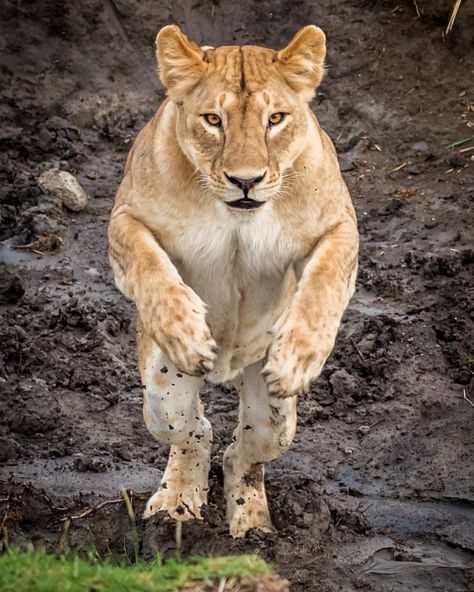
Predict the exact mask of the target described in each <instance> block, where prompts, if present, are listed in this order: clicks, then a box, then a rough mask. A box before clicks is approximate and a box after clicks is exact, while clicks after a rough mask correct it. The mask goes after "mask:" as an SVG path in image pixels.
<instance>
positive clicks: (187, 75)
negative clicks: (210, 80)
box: [156, 25, 207, 100]
mask: <svg viewBox="0 0 474 592" xmlns="http://www.w3.org/2000/svg"><path fill="white" fill-rule="evenodd" d="M203 57H204V51H203V50H202V49H201V48H200V47H198V46H197V45H196V44H195V43H193V42H192V41H190V40H189V39H188V38H187V37H186V35H184V34H183V33H181V31H180V30H179V28H178V27H177V26H176V25H168V26H166V27H163V28H162V29H161V31H160V32H159V33H158V35H157V37H156V59H157V61H158V71H159V74H160V80H161V82H162V83H163V84H164V85H165V87H166V88H167V90H168V95H169V96H170V97H171V98H172V99H174V100H179V99H180V98H182V97H183V96H184V95H185V94H186V93H188V92H189V91H191V90H192V89H193V88H194V87H195V86H196V85H197V84H198V83H199V80H200V79H201V77H202V75H203V74H204V72H205V71H206V67H207V64H206V62H204V60H203Z"/></svg>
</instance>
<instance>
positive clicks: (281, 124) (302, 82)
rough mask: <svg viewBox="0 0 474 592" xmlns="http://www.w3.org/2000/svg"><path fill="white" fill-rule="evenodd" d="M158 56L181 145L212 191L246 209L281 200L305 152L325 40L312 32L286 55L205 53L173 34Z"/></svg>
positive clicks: (249, 49) (163, 36)
mask: <svg viewBox="0 0 474 592" xmlns="http://www.w3.org/2000/svg"><path fill="white" fill-rule="evenodd" d="M157 52H158V62H159V65H160V74H161V78H162V80H163V82H164V84H165V85H166V86H167V88H168V94H169V96H170V99H171V100H173V101H174V102H175V103H176V105H177V113H178V115H177V138H178V141H179V143H180V146H181V148H182V150H183V151H184V153H185V154H186V155H187V157H188V158H189V160H190V161H191V162H192V164H193V165H194V167H195V169H196V170H197V171H199V173H201V177H202V181H203V185H205V188H206V189H207V190H208V191H209V192H210V193H212V195H214V196H215V197H217V198H219V199H221V200H222V201H224V202H225V203H226V204H227V205H229V206H230V207H234V208H240V209H255V208H258V207H260V206H261V205H263V204H264V203H265V202H266V201H267V200H269V199H271V198H272V197H273V196H275V195H276V194H277V193H278V192H279V190H280V189H281V187H282V183H283V180H284V178H285V174H288V171H289V169H290V167H291V165H292V164H293V162H294V160H295V159H296V158H297V157H298V155H299V154H300V152H301V150H302V149H303V147H304V145H305V139H306V133H307V128H308V117H309V116H310V114H309V110H308V106H307V103H308V101H309V100H311V98H312V96H313V95H314V89H315V87H316V86H317V84H319V81H320V79H321V76H322V72H323V59H324V52H325V44H324V34H323V33H322V32H321V31H320V30H319V29H317V28H316V27H306V28H305V29H302V30H301V31H300V32H299V33H298V35H297V36H296V37H295V39H294V40H293V41H292V42H291V43H290V45H289V46H288V47H287V48H285V49H284V50H282V51H280V52H276V51H274V50H271V49H265V48H261V47H253V46H244V47H235V46H231V47H219V48H217V49H213V48H207V49H201V48H199V47H197V46H196V45H195V44H193V43H191V42H190V41H189V40H188V39H187V38H186V37H185V36H184V35H183V34H182V33H181V32H180V31H179V29H177V27H174V26H171V27H165V28H164V29H163V30H162V31H161V32H160V34H159V35H158V38H157Z"/></svg>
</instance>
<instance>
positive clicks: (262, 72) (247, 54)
mask: <svg viewBox="0 0 474 592" xmlns="http://www.w3.org/2000/svg"><path fill="white" fill-rule="evenodd" d="M276 55H277V54H276V52H275V51H274V50H273V49H266V48H263V47H256V46H253V45H245V46H242V47H240V46H223V47H217V48H215V49H209V50H207V51H206V61H207V62H208V64H209V68H208V75H209V78H210V80H213V81H221V82H223V83H225V84H226V87H227V88H228V89H229V91H232V92H234V93H236V94H238V93H241V92H244V93H255V92H258V91H262V90H263V89H264V88H265V87H266V86H268V84H269V82H271V81H273V80H275V79H280V76H279V74H278V70H277V68H276V67H275V61H276Z"/></svg>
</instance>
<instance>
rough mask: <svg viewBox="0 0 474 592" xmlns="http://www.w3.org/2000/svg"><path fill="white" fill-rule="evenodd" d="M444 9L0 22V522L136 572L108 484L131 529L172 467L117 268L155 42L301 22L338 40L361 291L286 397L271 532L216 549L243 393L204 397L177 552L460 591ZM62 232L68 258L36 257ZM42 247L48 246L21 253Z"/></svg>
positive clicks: (468, 259) (282, 8)
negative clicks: (196, 496) (205, 423)
mask: <svg viewBox="0 0 474 592" xmlns="http://www.w3.org/2000/svg"><path fill="white" fill-rule="evenodd" d="M451 4H452V2H451V1H449V0H446V1H436V2H428V0H418V2H416V3H415V2H412V1H409V0H399V1H395V0H393V1H388V0H387V1H385V2H381V1H377V0H371V1H363V0H341V1H340V2H330V1H329V0H321V1H320V2H309V1H302V0H292V1H287V2H283V1H282V0H261V1H260V2H258V3H257V2H251V1H250V0H242V1H240V2H236V1H235V0H213V1H211V0H198V1H197V2H191V1H187V0H182V1H179V0H178V1H176V2H173V3H171V2H169V3H168V2H164V1H162V0H155V1H153V2H152V1H151V0H141V1H140V0H104V1H103V2H101V1H99V0H81V2H66V3H63V2H58V1H57V0H42V1H41V2H40V1H39V0H24V1H21V0H16V1H13V0H4V1H3V2H2V11H1V16H0V18H1V21H2V22H1V29H2V34H1V37H0V38H1V46H2V52H1V55H0V67H1V73H2V84H1V86H0V89H1V90H0V93H1V98H2V100H1V106H0V113H1V120H0V144H1V148H2V152H3V154H2V156H1V160H0V177H1V185H0V240H2V241H3V244H2V247H1V250H0V257H1V259H2V261H3V262H4V263H3V264H2V266H1V268H0V299H1V305H0V314H1V317H2V319H1V325H0V339H1V343H2V347H1V349H0V414H1V418H2V425H1V426H0V460H1V461H2V463H3V464H2V465H1V467H0V470H1V478H2V486H1V489H2V493H0V504H1V505H0V521H1V525H2V526H4V527H5V529H6V530H5V531H6V532H8V535H9V537H10V540H13V541H16V542H20V541H25V540H28V541H33V542H34V543H42V544H45V545H46V546H47V547H48V548H63V549H64V548H80V549H84V550H85V549H88V548H90V547H91V546H94V548H95V549H97V551H98V552H99V553H102V554H109V553H112V554H114V555H115V556H119V557H120V556H123V555H124V554H127V555H130V556H133V552H134V541H135V534H134V529H133V528H132V527H131V521H130V519H129V517H128V515H127V512H126V508H125V505H124V504H123V503H121V502H120V500H119V494H118V492H119V489H120V486H122V485H123V486H125V487H127V488H129V489H130V490H132V492H131V496H132V502H133V506H134V508H135V512H136V515H137V517H138V516H139V515H140V513H141V511H142V509H143V504H144V500H145V499H146V497H147V495H148V494H149V493H150V492H151V491H152V489H154V488H155V487H156V485H157V484H158V482H159V478H160V475H161V471H162V470H163V468H164V466H165V462H166V452H167V451H166V449H165V448H164V447H163V446H161V445H160V444H158V443H156V442H154V441H152V439H151V437H150V436H149V434H148V432H147V430H146V429H145V427H144V424H143V421H142V416H141V393H140V388H139V379H138V374H137V367H136V360H135V352H134V342H135V337H134V319H135V314H134V310H133V306H132V305H131V304H130V303H128V302H126V301H125V299H124V298H123V297H122V296H121V295H120V294H119V293H118V292H117V290H116V289H115V288H114V286H113V282H112V277H111V273H110V270H109V265H108V261H107V255H106V253H107V241H106V227H107V221H108V216H109V212H110V208H111V204H112V199H113V195H114V192H115V189H116V187H117V184H118V182H119V180H120V178H121V174H122V171H123V166H124V161H125V158H126V154H127V151H128V150H129V148H130V145H131V142H132V141H133V138H134V137H135V135H136V134H137V132H138V130H139V129H140V128H141V127H142V126H143V124H144V122H145V121H146V120H147V118H148V117H149V116H150V114H151V113H152V112H153V111H154V110H155V108H156V106H157V105H158V103H159V101H160V99H161V98H162V96H163V93H162V90H161V89H160V87H159V83H158V80H157V78H156V75H155V72H154V69H155V65H154V57H153V38H154V35H155V34H156V31H157V30H158V29H159V28H160V26H162V25H164V24H166V23H169V22H176V23H178V24H180V25H182V26H183V28H184V29H185V30H186V31H187V32H188V33H189V34H190V35H191V36H192V37H194V38H195V39H196V40H197V41H198V42H201V43H206V44H220V43H233V42H237V43H246V42H252V43H258V44H266V45H270V46H282V45H283V44H284V43H285V42H286V41H288V40H289V38H290V37H291V35H292V34H293V33H294V32H295V31H296V30H297V28H298V27H299V26H301V25H304V24H307V23H312V22H314V23H317V24H318V25H320V26H321V27H322V28H323V29H324V30H325V31H326V32H327V36H328V44H329V54H328V65H329V68H328V73H327V76H326V79H325V81H324V83H323V85H322V87H321V89H320V92H319V95H318V98H317V99H316V100H315V103H314V108H315V111H316V113H317V115H318V117H319V118H320V121H321V123H322V124H323V126H324V127H325V128H326V129H327V130H328V132H329V133H330V135H331V136H332V137H333V139H334V141H335V143H336V146H337V149H338V152H339V154H340V161H341V165H342V169H343V171H344V174H345V178H346V180H347V182H348V184H349V187H350V189H351V192H352V195H353V198H354V202H355V205H356V208H357V212H358V217H359V222H360V231H361V236H362V246H361V255H360V261H361V271H360V276H359V280H358V289H357V293H356V295H355V297H354V299H353V301H352V303H351V305H350V308H349V310H348V312H347V314H346V315H345V318H344V322H343V326H342V329H341V332H340V335H339V338H338V341H337V345H336V348H335V350H334V352H333V354H332V356H331V358H330V359H329V360H328V363H327V365H326V367H325V370H324V371H323V374H322V376H321V378H320V379H319V380H318V381H317V383H316V384H315V385H314V387H313V389H312V392H311V394H310V395H308V396H306V397H302V398H301V399H300V402H299V428H298V434H297V438H296V440H295V442H294V445H293V446H292V448H291V450H290V451H289V452H288V453H287V454H286V455H285V456H283V457H282V458H280V459H279V460H277V461H276V462H274V463H273V464H271V465H270V466H269V467H268V472H267V484H268V485H267V486H268V493H269V501H270V506H271V510H272V514H273V518H274V522H275V525H276V526H277V528H278V532H277V533H276V534H267V535H263V534H259V533H257V532H252V533H250V534H249V535H248V537H247V538H246V539H245V540H242V541H234V540H232V539H231V538H230V537H229V535H228V534H227V531H226V526H225V522H224V500H223V494H222V471H221V461H222V453H223V451H224V449H225V447H226V446H227V444H228V443H229V440H230V437H231V433H232V427H233V425H234V424H235V421H236V411H237V397H236V393H235V392H233V391H232V390H230V389H227V388H225V387H222V388H210V387H209V388H207V389H205V392H204V398H205V400H206V404H207V410H208V415H209V417H210V419H211V420H212V422H213V424H214V427H215V432H216V445H215V448H214V456H213V459H212V472H211V495H210V504H209V506H208V507H207V509H206V512H205V513H206V520H205V522H204V523H201V522H199V523H187V524H185V525H184V528H183V550H182V552H183V554H185V555H192V554H196V553H206V554H214V553H240V552H258V553H261V554H262V555H263V556H264V557H266V558H267V559H269V560H270V561H271V562H273V563H274V564H275V565H276V566H277V569H278V571H279V573H280V574H281V575H284V576H285V577H287V578H288V579H289V580H290V581H291V583H292V590H293V591H303V590H304V591H314V592H323V591H331V592H332V591H336V590H343V591H344V592H351V591H355V590H375V591H380V592H382V591H389V590H390V591H396V592H410V591H415V590H417V591H420V590H426V591H430V592H432V591H435V590H442V591H443V592H462V591H468V590H471V591H472V590H473V589H474V573H473V565H474V563H473V555H472V551H473V550H474V512H473V501H474V475H473V464H472V458H473V456H474V445H473V439H472V422H473V417H474V407H473V406H472V401H474V393H473V390H474V389H473V388H472V357H471V361H470V362H469V359H468V358H469V355H471V356H472V354H473V353H474V352H473V342H474V339H473V337H474V331H473V323H472V320H473V310H474V309H473V302H472V281H471V280H472V262H473V258H474V257H473V250H472V243H471V244H470V243H469V241H470V240H471V239H472V228H473V221H474V220H473V216H472V197H473V188H474V180H473V175H472V170H473V161H472V156H473V154H474V153H473V151H472V150H464V151H461V150H463V149H464V148H472V146H473V142H472V140H471V141H470V142H466V143H464V144H462V145H460V146H458V147H457V148H455V149H452V150H449V149H448V148H447V146H448V145H449V144H451V143H453V142H455V141H457V140H463V139H467V138H472V136H473V128H472V124H473V120H474V113H473V109H474V108H473V106H472V102H471V103H470V101H472V94H471V95H470V94H469V93H470V90H471V91H472V88H471V89H469V82H470V81H471V82H472V64H473V59H474V53H473V51H472V39H471V38H470V37H469V33H472V31H473V30H474V7H473V6H472V4H471V3H468V2H467V1H466V2H463V3H462V5H461V9H460V12H459V15H458V19H457V22H456V24H455V28H454V31H453V33H452V34H451V35H450V36H449V37H448V38H445V37H444V36H443V30H444V28H445V26H446V22H447V18H448V13H449V7H450V6H451ZM417 7H418V10H419V12H420V15H421V16H420V17H418V16H417ZM469 124H470V126H469ZM52 165H59V166H60V167H61V168H63V169H65V170H68V171H70V172H72V173H74V174H76V175H77V176H78V178H79V180H80V181H81V182H82V183H83V185H84V186H85V188H86V189H87V191H88V192H89V194H90V196H91V198H90V202H89V206H88V208H87V210H86V211H84V212H82V213H80V214H71V213H68V212H66V211H62V210H61V209H60V208H58V206H57V205H56V204H55V203H54V202H51V200H49V199H48V198H47V197H46V196H45V195H43V194H42V193H41V191H40V189H39V188H38V186H37V183H36V179H37V177H38V175H39V174H40V172H41V171H43V170H44V169H45V168H49V167H51V166H52ZM210 232H212V229H210ZM51 233H54V234H57V235H59V236H60V237H61V238H62V242H61V241H59V240H56V239H54V238H53V240H51V241H49V243H48V241H46V242H43V243H41V242H40V243H37V242H36V243H35V241H37V240H38V237H39V236H41V235H50V234H51ZM32 242H33V243H34V244H36V245H37V246H38V245H40V246H42V248H47V249H49V250H47V251H45V254H44V255H43V256H41V255H38V254H36V253H34V252H31V251H28V250H17V249H14V248H12V247H13V246H15V245H25V244H30V243H32ZM36 250H37V251H38V250H41V249H40V248H38V249H36ZM470 364H471V365H470ZM463 394H465V398H464V397H463ZM469 399H471V403H470V402H469ZM107 500H109V501H112V502H113V501H114V500H117V501H116V503H109V504H105V505H99V504H101V503H102V502H104V501H107ZM87 508H95V509H94V510H93V511H91V512H89V513H87V512H86V514H85V515H83V512H84V510H86V509H87ZM71 517H72V518H71ZM67 518H69V519H70V520H69V521H68V520H65V519H67ZM174 534H175V533H174V524H173V523H172V522H170V521H168V520H166V519H165V518H163V517H156V518H154V519H152V520H150V521H147V522H144V521H142V520H141V519H140V518H137V531H136V536H137V538H138V546H139V552H140V554H141V555H142V556H143V557H145V558H150V557H152V556H153V555H154V554H155V553H156V552H157V551H160V552H162V553H163V554H164V555H165V556H169V555H170V554H172V553H174V551H175V548H174V545H175V543H174V540H175V539H174Z"/></svg>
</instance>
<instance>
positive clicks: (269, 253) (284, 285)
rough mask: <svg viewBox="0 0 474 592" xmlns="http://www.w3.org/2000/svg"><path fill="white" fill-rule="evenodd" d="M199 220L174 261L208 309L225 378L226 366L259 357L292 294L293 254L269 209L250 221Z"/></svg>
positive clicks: (235, 218) (183, 235) (182, 238)
mask: <svg viewBox="0 0 474 592" xmlns="http://www.w3.org/2000/svg"><path fill="white" fill-rule="evenodd" d="M204 222H205V221H201V224H200V225H199V227H197V228H196V226H194V228H193V231H189V232H186V231H185V230H184V231H183V232H182V233H181V235H180V241H179V245H177V249H176V250H177V251H178V252H177V253H176V257H175V263H176V265H177V267H178V270H179V272H180V273H181V275H182V277H183V280H184V281H185V282H186V283H187V284H188V285H189V286H191V287H192V288H193V289H194V290H195V292H197V294H199V296H200V297H201V298H202V299H203V300H204V302H205V303H206V304H207V305H208V315H207V318H208V322H209V324H210V327H211V330H212V333H213V335H214V338H215V339H216V341H217V343H218V344H219V346H220V349H221V354H220V364H218V366H222V368H221V370H219V372H221V373H222V375H226V372H227V371H226V368H227V369H230V368H232V367H241V366H242V365H246V364H247V363H248V362H249V360H250V361H253V360H254V359H258V358H259V357H262V356H263V355H264V353H265V351H266V349H267V347H268V344H269V335H268V331H269V329H270V328H271V326H272V325H273V323H274V322H275V320H276V319H277V318H278V316H279V314H280V313H281V311H282V309H283V307H284V306H285V305H286V303H287V301H288V298H289V297H290V296H291V294H292V293H293V290H294V284H295V280H294V272H293V267H292V262H293V261H294V258H295V256H296V254H297V252H296V248H294V247H293V246H292V242H291V240H290V238H289V237H288V236H287V235H286V233H285V231H284V228H283V227H282V225H281V224H280V223H279V222H278V220H276V219H275V217H274V216H273V213H272V210H271V208H270V207H269V208H268V211H266V212H265V211H264V208H263V209H262V211H261V212H258V214H257V215H256V216H252V218H250V217H248V218H244V217H240V216H227V217H224V216H223V217H222V218H219V219H217V220H214V221H213V223H212V224H209V225H206V224H205V223H204ZM219 378H222V376H220V377H219Z"/></svg>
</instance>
